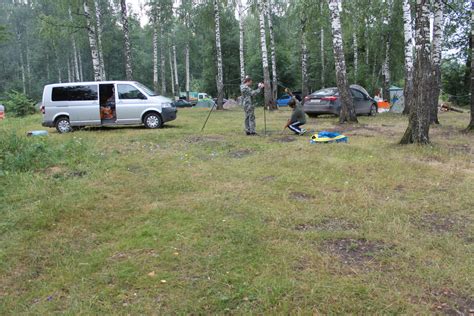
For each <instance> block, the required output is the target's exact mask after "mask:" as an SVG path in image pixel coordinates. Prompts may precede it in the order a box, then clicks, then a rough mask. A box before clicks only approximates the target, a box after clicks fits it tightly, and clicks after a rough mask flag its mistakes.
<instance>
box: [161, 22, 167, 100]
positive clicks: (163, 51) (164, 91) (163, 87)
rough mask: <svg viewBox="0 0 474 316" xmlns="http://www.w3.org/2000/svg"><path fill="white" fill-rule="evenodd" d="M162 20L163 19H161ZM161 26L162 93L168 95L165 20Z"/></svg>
mask: <svg viewBox="0 0 474 316" xmlns="http://www.w3.org/2000/svg"><path fill="white" fill-rule="evenodd" d="M160 20H162V19H160ZM161 22H162V24H161V26H160V42H161V43H162V44H161V46H160V67H161V94H162V95H166V69H165V67H166V57H165V47H164V45H163V43H164V31H163V21H161Z"/></svg>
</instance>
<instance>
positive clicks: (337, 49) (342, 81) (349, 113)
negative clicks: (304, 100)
mask: <svg viewBox="0 0 474 316" xmlns="http://www.w3.org/2000/svg"><path fill="white" fill-rule="evenodd" d="M328 3H329V11H330V13H331V29H332V41H333V45H332V46H333V51H334V60H335V67H336V81H337V88H338V90H339V96H340V98H341V112H340V113H339V123H344V122H355V123H357V122H358V121H357V116H356V113H355V109H354V103H353V100H352V95H351V91H350V89H349V83H348V82H347V71H346V61H345V57H344V45H343V41H342V29H341V19H340V13H339V5H340V0H329V2H328Z"/></svg>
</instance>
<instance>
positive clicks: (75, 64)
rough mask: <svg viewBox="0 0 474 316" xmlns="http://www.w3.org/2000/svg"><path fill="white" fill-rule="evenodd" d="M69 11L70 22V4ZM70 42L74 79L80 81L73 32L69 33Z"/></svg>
mask: <svg viewBox="0 0 474 316" xmlns="http://www.w3.org/2000/svg"><path fill="white" fill-rule="evenodd" d="M68 13H69V21H70V22H71V23H72V14H71V6H69V8H68ZM71 42H72V52H73V62H74V81H80V80H81V76H80V74H79V61H78V60H77V45H76V37H75V36H74V34H71Z"/></svg>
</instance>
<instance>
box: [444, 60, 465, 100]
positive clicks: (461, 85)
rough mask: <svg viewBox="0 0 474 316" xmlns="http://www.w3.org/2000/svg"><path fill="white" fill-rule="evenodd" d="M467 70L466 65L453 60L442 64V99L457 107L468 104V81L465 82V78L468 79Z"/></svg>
mask: <svg viewBox="0 0 474 316" xmlns="http://www.w3.org/2000/svg"><path fill="white" fill-rule="evenodd" d="M469 70H470V69H469V68H467V67H466V65H463V64H460V63H459V62H458V61H455V60H450V61H446V62H444V63H443V64H442V66H441V75H442V77H441V81H442V92H443V96H444V98H446V99H447V100H448V101H450V102H454V103H456V104H458V105H468V104H469V102H470V96H469V90H470V87H469V81H466V77H468V78H470V77H469V76H467V74H468V73H469Z"/></svg>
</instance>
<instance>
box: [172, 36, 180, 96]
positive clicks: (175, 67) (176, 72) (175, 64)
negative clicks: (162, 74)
mask: <svg viewBox="0 0 474 316" xmlns="http://www.w3.org/2000/svg"><path fill="white" fill-rule="evenodd" d="M173 63H174V84H175V88H174V89H175V91H176V95H177V96H179V80H178V63H177V60H176V45H175V44H174V43H173Z"/></svg>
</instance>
